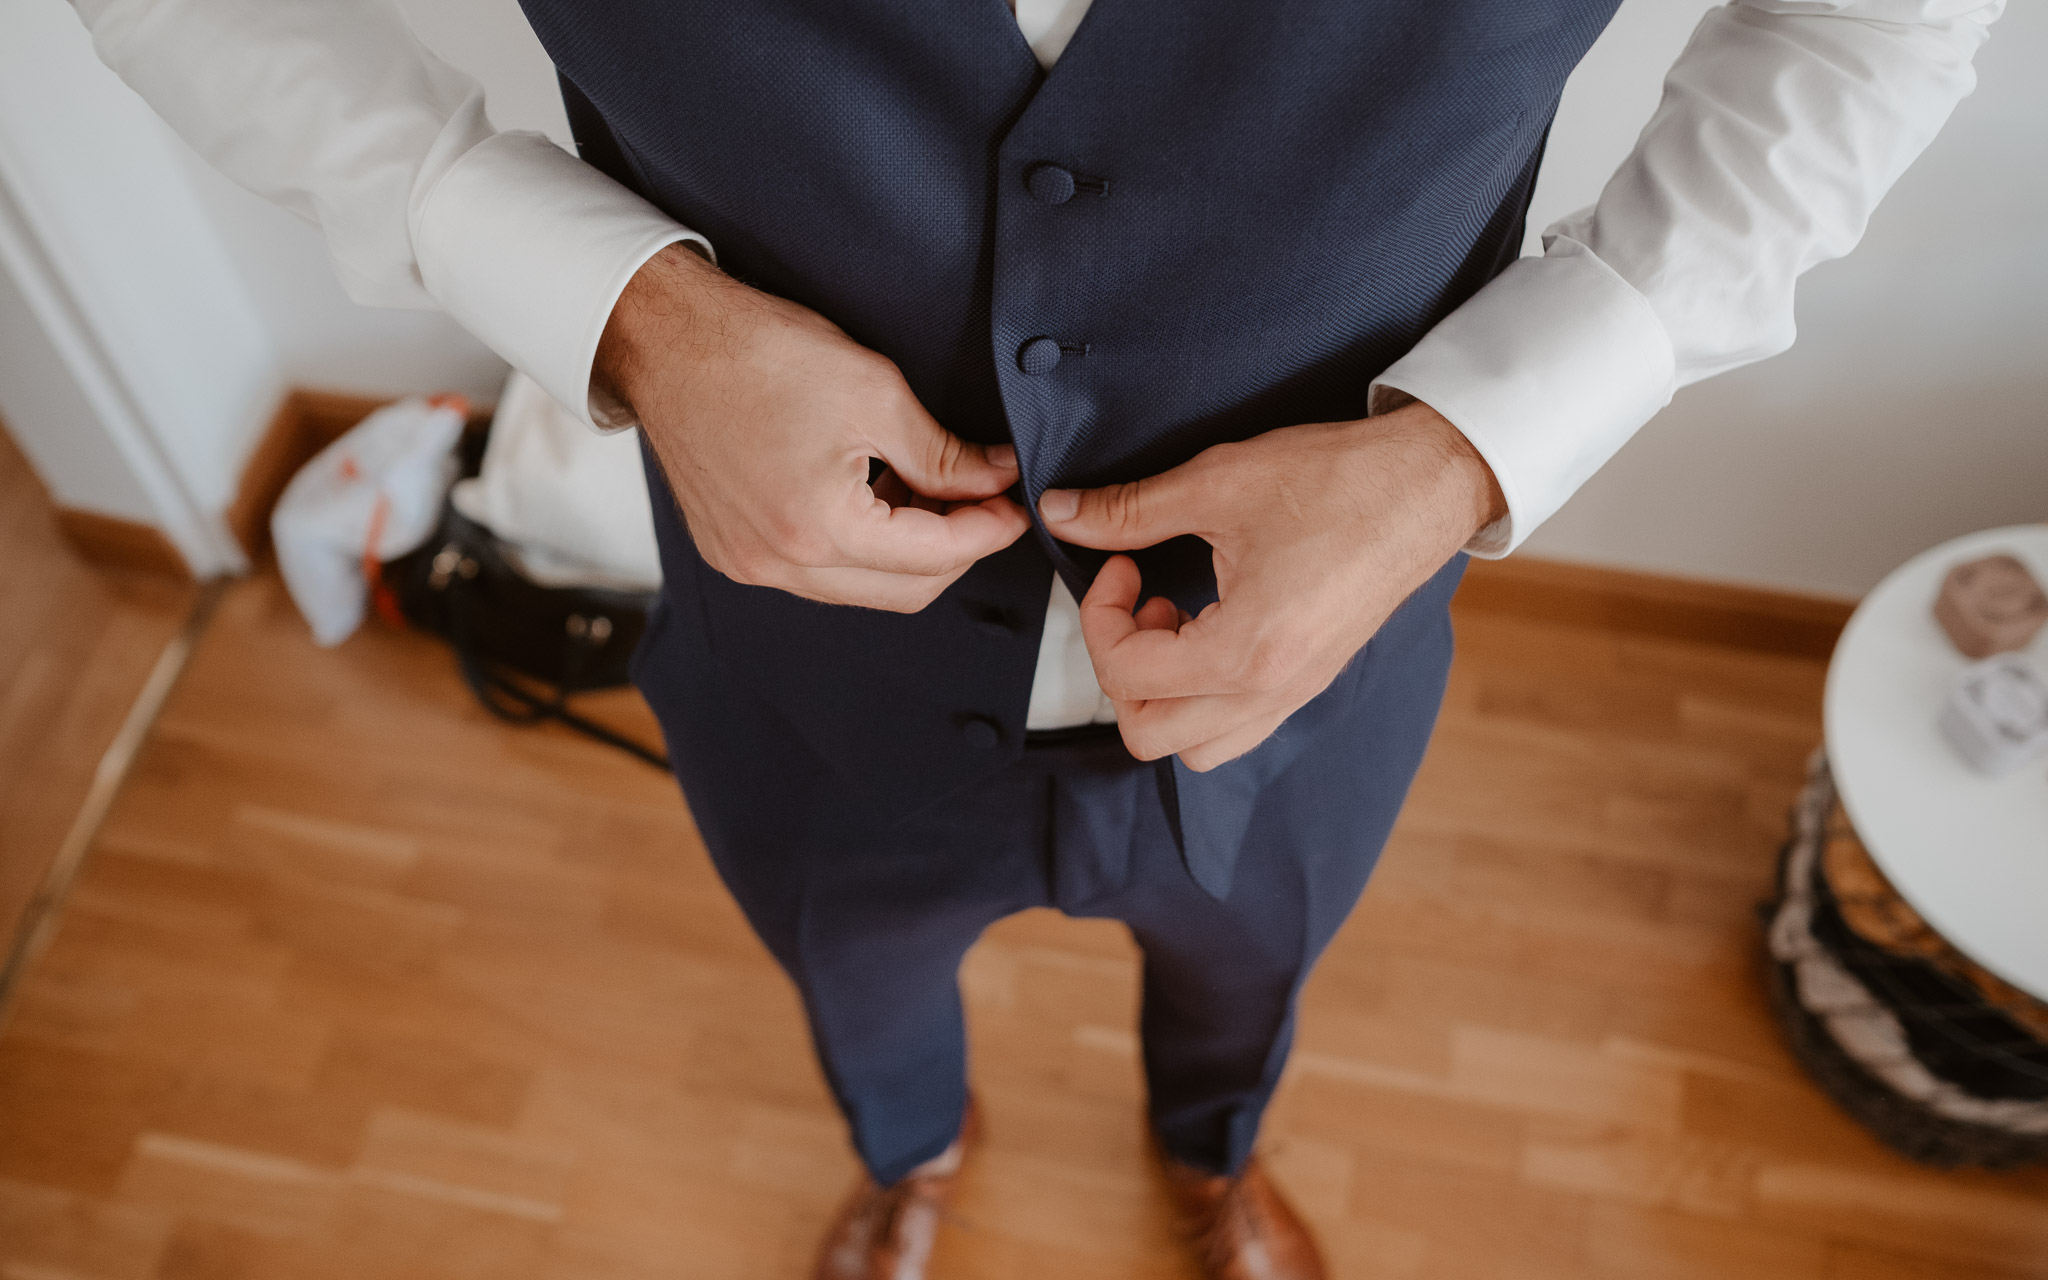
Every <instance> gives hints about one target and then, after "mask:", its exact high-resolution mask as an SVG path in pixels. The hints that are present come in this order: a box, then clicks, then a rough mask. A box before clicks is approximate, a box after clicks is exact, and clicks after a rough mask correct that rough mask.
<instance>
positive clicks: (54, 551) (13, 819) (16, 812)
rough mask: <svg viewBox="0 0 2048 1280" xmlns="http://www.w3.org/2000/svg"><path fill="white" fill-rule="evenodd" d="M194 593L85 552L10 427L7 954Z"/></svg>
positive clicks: (0, 942)
mask: <svg viewBox="0 0 2048 1280" xmlns="http://www.w3.org/2000/svg"><path fill="white" fill-rule="evenodd" d="M192 593H193V588H192V587H191V585H190V584H189V583H184V582H179V581H176V580H174V579H171V578H169V577H167V576H165V575H160V574H151V573H142V572H136V571H133V570H127V571H123V570H114V569H108V568H105V567H103V566H98V565H93V564H88V563H87V562H86V561H85V560H83V559H81V558H80V557H79V555H78V553H77V552H76V551H75V550H73V549H72V547H71V545H70V544H69V543H67V542H65V541H64V539H63V537H62V535H60V534H59V533H58V531H57V525H56V522H55V513H54V511H53V510H52V508H51V505H50V499H49V496H48V495H47V494H46V493H45V492H44V491H43V487H42V484H41V483H40V482H39V481H38V480H37V479H36V477H35V474H34V473H33V472H32V471H30V470H29V467H28V462H27V460H26V459H24V458H23V457H22V456H21V451H20V450H19V449H18V448H16V446H15V444H14V441H13V440H12V439H11V438H10V437H9V436H8V435H7V433H6V431H5V429H4V428H0V957H4V956H5V954H6V951H7V946H8V941H9V940H10V939H11V938H13V937H14V936H15V930H16V928H17V926H18V924H19V923H20V920H21V914H22V910H23V908H24V907H25V906H26V905H27V903H28V902H29V900H30V899H31V897H33V896H34V894H35V892H36V890H37V888H38V887H39V886H40V885H41V884H42V882H43V877H44V875H45V873H46V872H47V871H48V869H49V866H50V861H51V859H52V858H53V857H54V856H55V855H56V853H57V848H58V846H59V845H60V844H62V843H63V840H64V833H65V831H66V830H68V829H69V827H70V825H71V820H72V817H73V816H74V815H75V814H76V813H77V812H78V809H79V806H80V804H81V803H82V802H83V801H84V799H85V794H86V791H87V789H88V788H89V787H90V786H91V785H92V775H93V770H94V769H95V768H96V767H97V766H98V764H99V759H100V755H101V753H103V752H104V751H105V750H106V749H107V745H108V744H109V743H110V742H112V741H113V739H114V734H115V731H116V730H118V729H119V728H120V727H121V720H122V718H123V717H124V716H126V715H127V713H128V708H129V706H130V705H131V704H132V703H133V702H134V700H135V696H136V694H137V693H138V692H140V691H141V689H142V685H143V682H144V681H145V680H146V679H147V678H148V676H149V671H150V667H151V666H152V665H153V664H154V663H155V662H156V659H157V655H158V654H159V653H161V652H162V651H163V647H164V645H165V643H166V642H168V641H169V640H170V638H171V636H172V635H174V634H175V633H176V632H177V630H178V626H179V624H180V623H181V622H182V621H183V620H184V617H185V612H186V610H187V608H188V607H189V606H190V604H191V600H192Z"/></svg>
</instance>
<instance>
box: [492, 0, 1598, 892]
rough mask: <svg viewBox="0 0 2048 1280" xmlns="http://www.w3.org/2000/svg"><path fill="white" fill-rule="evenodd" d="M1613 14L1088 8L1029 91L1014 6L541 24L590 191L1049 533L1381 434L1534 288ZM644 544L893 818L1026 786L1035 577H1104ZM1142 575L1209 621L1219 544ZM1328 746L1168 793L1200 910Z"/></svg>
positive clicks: (772, 692)
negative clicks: (865, 387)
mask: <svg viewBox="0 0 2048 1280" xmlns="http://www.w3.org/2000/svg"><path fill="white" fill-rule="evenodd" d="M1617 2H1618V0H1268V2H1266V3H1245V2H1244V0H1095V3H1094V4H1093V6H1092V8H1091V9H1090V10H1089V13H1088V16H1087V17H1086V19H1085V20H1084V21H1083V22H1082V24H1081V26H1080V29H1079V30H1078V31H1077V32H1076V33H1075V35H1074V38H1073V41H1072V42H1071V43H1070V44H1069V45H1068V46H1067V49H1066V51H1065V52H1064V53H1063V54H1062V55H1061V57H1060V59H1059V61H1058V63H1057V64H1056V65H1055V66H1054V67H1053V69H1052V70H1051V71H1050V72H1044V71H1041V70H1040V68H1039V66H1038V63H1037V62H1036V61H1035V59H1034V58H1033V56H1032V54H1031V50H1030V48H1029V47H1028V46H1027V45H1026V44H1025V41H1024V39H1023V36H1022V35H1021V34H1020V33H1019V31H1018V29H1017V25H1016V22H1015V20H1014V19H1013V18H1012V16H1011V14H1010V12H1009V10H1008V8H1007V7H1006V6H1005V5H1004V4H1003V3H1002V0H960V2H959V3H955V4H932V3H923V2H920V0H746V2H744V3H713V2H711V0H611V2H610V3H606V4H602V5H594V4H591V3H588V0H523V3H524V7H525V9H526V13H527V16H528V17H529V18H530V20H531V21H532V23H533V26H534V29H535V31H536V32H537V33H538V34H539V36H540V38H541V41H542V43H543V44H544V45H545V46H546V47H547V50H548V52H549V54H550V55H551V56H552V57H553V58H554V61H555V64H556V66H557V68H558V69H559V71H560V73H561V75H562V78H563V81H564V94H565V98H566V99H567V101H568V103H569V107H570V115H571V123H572V125H573V126H574V128H575V131H576V134H577V139H578V142H579V145H580V146H581V147H582V150H583V153H584V156H585V158H586V159H588V160H590V161H591V162H592V163H594V164H596V165H597V166H598V167H599V168H601V169H603V170H605V171H607V172H608V173H610V174H611V175H612V176H613V177H615V178H617V179H619V180H620V181H621V182H623V183H624V184H626V185H627V186H629V187H631V188H632V189H633V190H635V191H638V192H639V193H641V194H642V195H644V196H646V197H647V198H648V199H649V200H651V201H653V202H654V203H655V204H656V205H658V206H660V207H661V208H662V209H664V210H666V211H667V212H668V213H670V214H671V215H673V216H674V217H675V218H677V219H678V220H680V221H682V222H684V223H686V224H688V225H689V226H691V227H693V228H695V229H696V230H698V231H700V232H702V233H704V234H705V235H706V236H708V237H709V238H710V240H711V242H712V243H713V244H714V245H716V246H717V249H718V260H719V264H720V265H721V266H722V267H724V269H725V270H727V271H728V272H730V273H732V274H733V275H734V276H736V277H738V278H739V279H742V280H745V281H747V282H748V283H750V284H753V285H756V286H758V287H760V288H762V289H765V290H767V291H769V292H771V293H776V294H779V295H781V296H783V297H786V298H790V299H793V300H795V301H797V302H800V303H803V304H805V305H807V306H810V307H812V308H815V309H816V310H818V311H819V312H821V313H823V314H824V315H825V316H827V317H829V318H830V319H831V320H833V321H834V322H836V323H837V324H839V325H840V326H841V327H843V328H844V329H845V330H846V331H847V332H848V333H849V334H850V335H851V336H852V337H853V338H854V339H855V340H857V341H859V342H861V343H864V344H866V345H867V346H869V347H872V348H874V349H875V350H877V351H880V352H882V353H883V354H884V355H887V356H888V357H890V358H891V359H892V360H894V361H895V362H896V364H897V365H898V366H899V367H900V368H901V369H902V371H903V374H904V376H905V378H906V379H907V380H908V381H909V384H910V386H911V388H912V389H913V390H914V391H915V392H916V393H917V395H918V397H919V399H920V400H921V401H922V402H923V403H924V405H925V406H926V407H927V408H928V409H929V410H930V411H931V412H932V414H933V415H934V416H935V417H936V418H937V419H938V420H939V421H940V422H941V423H942V424H944V425H945V426H946V427H947V428H949V429H950V430H952V431H954V432H955V433H957V434H959V435H961V436H964V437H966V438H968V439H971V440H977V441H982V442H984V443H995V442H999V441H1004V440H1011V441H1014V442H1015V444H1016V446H1017V451H1018V456H1019V458H1020V460H1021V462H1022V466H1023V477H1024V478H1023V487H1024V491H1025V492H1024V494H1023V497H1024V500H1025V501H1026V503H1027V504H1028V505H1033V506H1035V503H1036V499H1037V497H1038V494H1039V492H1040V491H1041V490H1043V489H1045V488H1047V487H1051V486H1090V485H1097V484H1102V483H1106V482H1109V481H1117V480H1129V479H1135V478H1137V477H1141V476H1145V475H1149V474H1154V473H1157V472H1160V471H1163V470H1166V469H1167V468H1169V467H1172V466H1174V465H1176V464H1178V463H1181V462H1184V461H1186V460H1187V459H1188V458H1191V457H1193V456H1194V455H1195V454H1196V453H1198V452H1200V451H1201V450H1202V449H1204V448H1206V447H1208V446H1210V445H1213V444H1218V443H1221V442H1224V441H1231V440H1242V439H1245V438H1247V437H1250V436H1254V435H1257V434H1259V433H1260V432H1263V431H1268V430H1271V429H1273V428H1275V427H1281V426H1287V425H1291V424H1294V423H1302V422H1322V421H1334V420H1343V419H1350V418H1357V417H1362V416H1364V414H1365V411H1366V392H1367V387H1368V385H1369V384H1370V382H1371V381H1372V379H1373V377H1374V376H1375V375H1377V374H1378V373H1379V372H1380V371H1381V370H1383V369H1385V368H1386V367H1387V366H1388V365H1389V364H1391V363H1392V362H1393V361H1394V360H1395V359H1396V358H1398V357H1399V356H1400V355H1401V354H1402V353H1404V352H1405V351H1407V350H1408V349H1409V347H1411V346H1412V345H1413V344H1414V343H1415V341H1416V340H1417V339H1418V338H1419V337H1421V336H1422V334H1423V333H1424V332H1425V331H1427V330H1428V329H1429V328H1430V327H1431V326H1432V325H1433V324H1435V323H1436V322H1437V321H1438V320H1439V319H1441V318H1442V317H1443V316H1444V315H1446V314H1448V313H1449V312H1450V311H1451V310H1452V309H1453V308H1455V307H1456V306H1457V305H1458V304H1459V303H1460V302H1462V301H1464V300H1465V299H1466V298H1467V297H1469V296H1471V294H1472V293H1473V292H1474V291H1476V290H1477V289H1478V288H1479V287H1480V286H1481V285H1483V284H1484V283H1486V281H1487V280H1489V279H1490V278H1492V277H1493V276H1494V275H1495V274H1496V273H1497V272H1499V271H1500V270H1501V269H1502V268H1503V267H1504V266H1505V265H1506V264H1507V263H1508V262H1510V261H1512V260H1513V258H1514V257H1515V255H1516V254H1517V253H1518V251H1519V248H1520V242H1521V237H1522V230H1523V218H1524V214H1525V212H1526V209H1527V204H1528V197H1529V193H1530V189H1531V187H1532V185H1533V183H1534V180H1535V174H1536V168H1537V163H1538V160H1539V159H1540V156H1541V152H1542V145H1543V139H1544V135H1545V132H1546V130H1547V129H1548V127H1549V122H1550V119H1551V115H1552V113H1553V111H1554V110H1555V107H1556V103H1557V98H1558V94H1559V92H1560V90H1561V89H1562V87H1563V85H1564V81H1565V77H1566V75H1567V74H1568V73H1569V72H1570V71H1571V69H1572V67H1573V66H1575V65H1576V64H1577V63H1578V61H1579V59H1580V58H1581V57H1582V56H1583V54H1584V53H1585V51H1586V49H1587V47H1588V46H1589V45H1590V44H1591V43H1592V41H1593V39H1594V38H1595V36H1597V35H1598V34H1599V32H1600V30H1601V28H1602V27H1603V26H1604V25H1605V24H1606V22H1607V20H1608V18H1609V17H1610V16H1611V14H1612V11H1613V9H1614V7H1615V5H1616V3H1617ZM657 526H658V528H657V532H658V533H659V534H660V536H661V540H662V543H663V558H664V564H665V567H666V569H667V572H668V579H669V587H668V594H667V607H668V611H669V614H670V616H669V618H668V619H667V620H666V624H667V625H671V626H689V627H702V628H705V629H706V631H707V632H708V639H709V641H710V647H711V649H712V651H713V652H715V653H717V654H719V655H720V656H721V658H722V659H723V660H724V661H725V662H726V663H727V664H729V665H730V666H731V667H732V669H733V670H734V671H735V672H737V673H739V674H740V675H741V676H742V678H745V679H748V680H749V681H751V682H752V684H753V685H754V686H755V688H756V690H757V691H758V692H759V694H760V695H761V696H762V697H763V698H764V699H765V700H766V701H767V702H768V703H770V704H771V705H772V706H774V707H776V708H778V709H780V711H781V712H782V713H783V714H785V715H787V716H788V717H789V718H790V719H791V721H792V722H793V723H794V724H795V725H796V726H797V727H798V728H799V730H800V731H801V733H802V735H803V736H804V738H805V739H806V740H807V741H808V742H810V743H811V744H812V745H813V746H814V747H815V748H816V749H817V751H818V752H819V754H820V756H821V757H822V758H823V759H824V760H826V761H828V762H829V763H830V765H831V766H832V767H834V768H836V769H838V770H840V771H842V772H843V773H844V774H845V775H846V777H847V779H848V780H849V781H850V782H852V783H853V784H854V785H855V788H856V789H857V790H858V792H859V793H860V794H862V795H863V796H866V797H868V798H870V799H871V800H872V801H873V803H874V805H875V811H876V812H877V813H878V814H884V815H886V814H888V813H891V812H901V811H903V810H904V809H906V808H907V807H910V806H913V805H916V804H918V803H920V802H922V801H925V800H927V799H930V798H932V797H935V796H937V795H939V794H942V793H944V792H946V791H949V790H951V789H953V788H956V787H959V786H962V785H965V784H967V783H969V782H971V781H972V780H973V779H975V778H976V777H979V776H982V775H984V774H986V773H988V772H990V771H992V770H994V769H997V768H1000V767H1002V766H1003V765H1004V764H1005V763H1007V762H1008V761H1009V760H1011V759H1013V758H1014V757H1015V755H1016V753H1017V752H1018V751H1019V750H1020V749H1021V746H1022V742H1023V737H1024V715H1025V707H1026V703H1027V701H1028V697H1029V691H1030V686H1031V678H1032V672H1033V668H1034V663H1035V658H1036V654H1037V650H1038V642H1039V634H1040V630H1041V627H1042V623H1043V618H1044V612H1045V605H1046V596H1047V591H1048V582H1049V576H1050V575H1049V574H1048V572H1047V563H1048V560H1050V562H1051V564H1052V566H1053V567H1055V568H1057V569H1058V571H1059V572H1061V573H1062V574H1064V575H1065V576H1066V577H1067V579H1068V581H1069V583H1070V585H1071V586H1072V587H1073V588H1074V590H1075V592H1076V594H1077V595H1078V594H1080V593H1081V592H1082V591H1084V590H1085V589H1086V586H1087V582H1088V579H1089V578H1090V577H1091V576H1092V574H1093V571H1094V569H1095V567H1096V566H1097V565H1098V564H1099V563H1100V556H1099V555H1096V554H1095V553H1090V552H1084V551H1080V550H1078V549H1074V548H1069V547H1065V546H1063V545H1061V544H1058V543H1056V542H1054V541H1053V540H1052V539H1051V538H1050V537H1048V536H1047V535H1046V534H1045V531H1044V530H1043V529H1042V528H1041V529H1038V530H1037V531H1036V536H1035V537H1026V538H1024V539H1021V540H1020V541H1019V542H1018V543H1017V544H1016V545H1014V546H1012V547H1011V548H1010V549H1009V550H1008V551H1006V552H1003V553H1001V554H998V555H996V556H992V557H990V558H989V559H987V560H984V561H982V562H981V563H980V564H978V565H976V566H975V567H974V568H973V569H972V570H970V571H969V572H968V573H967V574H966V575H965V576H964V577H962V578H961V579H960V581H959V582H958V583H956V584H955V585H954V586H953V588H952V589H950V590H949V591H948V592H947V593H946V594H945V595H944V596H943V597H942V598H941V599H940V600H939V601H938V602H937V603H935V604H934V605H932V606H931V607H930V608H928V609H926V610H924V611H923V612H922V613H919V614H916V615H909V616H902V615H895V614H887V613H880V612H873V611H868V610H860V609H849V608H833V607H828V606H824V605H818V604H814V603H810V602H807V601H804V600H800V599H798V598H796V597H794V596H790V595H786V594H783V593H781V592H778V591H773V590H768V589H764V588H758V587H749V586H742V585H740V584H737V583H734V582H732V581H731V580H729V579H727V578H725V577H723V576H722V575H720V574H718V573H716V572H715V571H713V570H711V569H710V568H709V567H708V566H705V565H704V564H703V562H702V561H701V559H699V558H698V557H697V555H696V553H695V550H694V548H692V547H691V546H690V544H689V539H688V536H687V533H686V532H685V531H684V530H683V528H682V526H681V523H680V521H677V520H676V519H674V518H673V514H672V513H671V512H669V511H663V512H660V513H659V515H658V519H657ZM1139 564H1140V567H1141V569H1142V570H1143V571H1144V575H1145V585H1146V592H1147V594H1167V595H1171V596H1173V597H1174V598H1175V599H1177V600H1178V601H1179V602H1180V603H1181V604H1182V605H1183V606H1184V607H1187V608H1189V609H1199V608H1200V607H1201V605H1203V604H1204V603H1206V602H1207V601H1208V600H1211V599H1214V593H1215V587H1214V579H1213V576H1212V573H1211V569H1210V565H1209V557H1208V551H1207V548H1206V546H1204V545H1203V544H1201V543H1199V542H1194V541H1192V540H1179V541H1177V543H1169V544H1167V545H1165V546H1162V547H1158V548H1153V549H1151V550H1150V551H1147V552H1144V553H1142V554H1140V556H1139ZM1321 701H1324V702H1328V701H1329V699H1327V698H1326V699H1323V700H1321ZM1316 709H1317V704H1315V703H1311V704H1310V706H1309V707H1307V708H1304V709H1303V711H1302V712H1300V713H1297V715H1296V717H1295V718H1294V719H1293V720H1290V721H1289V723H1288V725H1287V726H1285V727H1284V728H1283V730H1282V732H1281V734H1279V735H1276V739H1275V740H1274V741H1272V742H1269V743H1268V744H1267V745H1266V746H1265V747H1262V748H1260V750H1258V751H1256V752H1254V753H1253V754H1252V755H1251V756H1248V757H1246V758H1245V759H1244V760H1242V761H1239V762H1236V763H1234V764H1233V765H1230V766H1226V767H1225V768H1223V769H1219V770H1216V771H1214V772H1212V773H1209V774H1203V775H1195V774H1192V773H1189V772H1187V771H1185V770H1176V771H1175V781H1176V783H1177V785H1178V787H1179V797H1178V804H1179V809H1180V817H1181V819H1182V825H1183V828H1184V834H1183V839H1184V842H1185V844H1186V847H1187V852H1188V857H1189V864H1190V867H1191V869H1192V870H1194V872H1195V874H1196V876H1197V878H1198V879H1201V880H1202V881H1203V883H1204V884H1205V885H1208V886H1209V887H1211V888H1212V889H1221V888H1223V887H1226V886H1227V884H1228V880H1229V866H1230V864H1231V861H1232V860H1233V858H1234V856H1235V842H1236V839H1237V833H1241V832H1242V830H1243V821H1244V820H1245V819H1247V818H1248V816H1249V815H1248V807H1249V802H1250V797H1251V796H1252V795H1253V794H1255V792H1256V789H1257V787H1258V786H1259V785H1260V784H1261V782H1262V780H1263V779H1264V778H1266V777H1270V776H1271V775H1272V774H1273V773H1274V772H1275V771H1277V769H1278V768H1280V767H1282V766H1283V765H1284V764H1285V763H1286V762H1287V761H1288V760H1290V759H1292V758H1293V756H1292V755H1291V754H1289V753H1290V752H1291V751H1295V750H1299V749H1300V748H1301V746H1303V745H1305V744H1308V743H1310V742H1312V741H1313V739H1314V737H1315V732H1314V730H1315V724H1314V720H1315V714H1316ZM707 728H710V727H708V726H707Z"/></svg>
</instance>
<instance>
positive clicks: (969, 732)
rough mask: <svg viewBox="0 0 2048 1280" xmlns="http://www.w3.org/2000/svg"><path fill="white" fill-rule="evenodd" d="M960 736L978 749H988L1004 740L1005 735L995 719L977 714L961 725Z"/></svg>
mask: <svg viewBox="0 0 2048 1280" xmlns="http://www.w3.org/2000/svg"><path fill="white" fill-rule="evenodd" d="M960 736H961V737H962V738H963V739H965V740H966V742H967V745H968V746H970V747H973V748H974V749H975V750H976V751H987V750H989V749H991V748H993V747H994V746H995V745H996V744H997V743H998V742H1001V741H1002V740H1003V735H1002V733H1001V731H1000V730H998V729H997V728H996V726H995V722H994V721H993V720H990V719H988V718H987V717H985V716H976V717H974V719H972V720H969V721H968V722H967V723H966V724H963V725H961V726H960Z"/></svg>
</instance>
